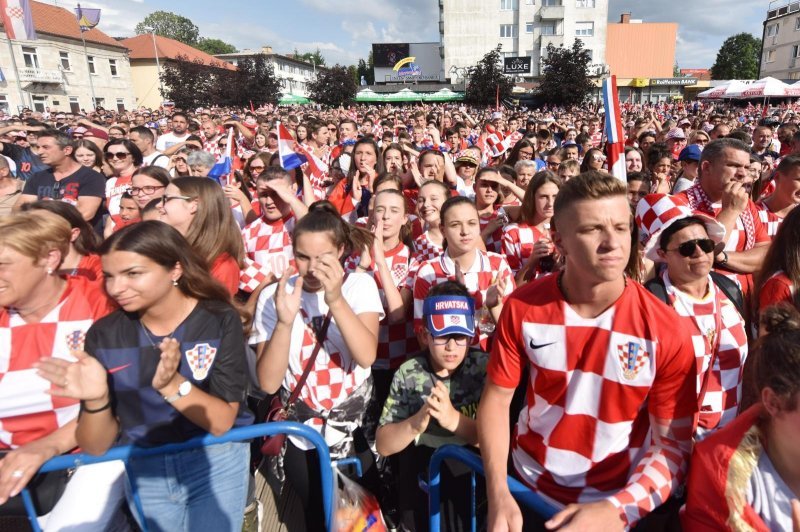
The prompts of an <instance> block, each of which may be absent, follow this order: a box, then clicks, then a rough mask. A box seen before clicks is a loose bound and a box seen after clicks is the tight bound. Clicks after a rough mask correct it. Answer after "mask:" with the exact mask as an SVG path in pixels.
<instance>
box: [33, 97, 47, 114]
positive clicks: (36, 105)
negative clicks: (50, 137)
mask: <svg viewBox="0 0 800 532" xmlns="http://www.w3.org/2000/svg"><path fill="white" fill-rule="evenodd" d="M32 100H33V110H34V111H39V112H40V113H44V109H45V107H47V96H36V95H34V96H33V97H32Z"/></svg>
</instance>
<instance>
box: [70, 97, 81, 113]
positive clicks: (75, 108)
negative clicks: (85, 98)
mask: <svg viewBox="0 0 800 532" xmlns="http://www.w3.org/2000/svg"><path fill="white" fill-rule="evenodd" d="M69 112H70V113H73V114H78V113H80V112H81V104H80V102H78V97H77V96H70V97H69Z"/></svg>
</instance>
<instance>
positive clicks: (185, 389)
mask: <svg viewBox="0 0 800 532" xmlns="http://www.w3.org/2000/svg"><path fill="white" fill-rule="evenodd" d="M191 391H192V382H191V381H183V382H182V383H181V384H180V386H178V393H176V394H175V395H170V396H169V397H167V396H166V395H165V396H164V400H165V401H166V402H168V403H169V404H172V403H174V402H175V401H177V400H178V399H180V398H181V397H186V396H187V395H189V392H191Z"/></svg>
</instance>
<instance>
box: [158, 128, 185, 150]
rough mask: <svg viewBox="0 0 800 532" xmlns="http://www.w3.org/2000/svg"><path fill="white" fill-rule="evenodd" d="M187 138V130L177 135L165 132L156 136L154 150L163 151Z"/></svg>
mask: <svg viewBox="0 0 800 532" xmlns="http://www.w3.org/2000/svg"><path fill="white" fill-rule="evenodd" d="M187 138H189V132H188V131H187V132H186V133H185V134H184V135H181V136H177V135H176V134H175V133H172V132H170V133H165V134H164V135H161V136H160V137H158V140H157V141H156V150H158V151H164V150H166V149H168V148H170V147H172V146H174V145H176V144H178V143H181V142H183V141H185V140H186V139H187Z"/></svg>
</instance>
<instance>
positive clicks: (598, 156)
mask: <svg viewBox="0 0 800 532" xmlns="http://www.w3.org/2000/svg"><path fill="white" fill-rule="evenodd" d="M605 163H606V156H605V155H603V151H602V150H600V149H598V148H589V149H588V150H586V154H584V156H583V161H581V173H584V172H588V171H589V170H602V169H603V165H604V164H605Z"/></svg>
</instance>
